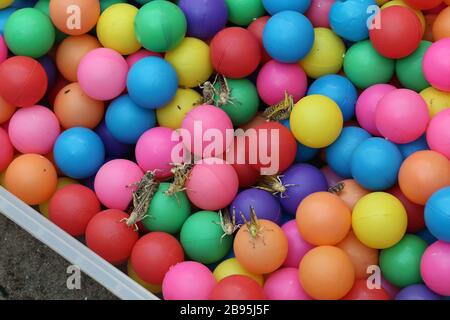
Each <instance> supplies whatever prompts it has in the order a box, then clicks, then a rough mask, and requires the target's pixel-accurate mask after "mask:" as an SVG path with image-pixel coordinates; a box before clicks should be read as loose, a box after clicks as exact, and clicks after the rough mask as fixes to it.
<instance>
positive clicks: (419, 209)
mask: <svg viewBox="0 0 450 320" xmlns="http://www.w3.org/2000/svg"><path fill="white" fill-rule="evenodd" d="M388 192H389V193H390V194H392V195H394V196H395V197H396V198H397V199H398V200H400V201H401V202H402V204H403V206H404V207H405V209H406V214H407V215H408V227H407V228H406V231H407V232H418V231H420V230H422V229H423V228H425V219H424V207H423V206H421V205H418V204H415V203H413V202H411V201H409V200H408V198H406V196H405V195H404V194H403V192H402V190H400V187H399V186H398V185H396V186H395V187H394V188H392V189H390V190H388Z"/></svg>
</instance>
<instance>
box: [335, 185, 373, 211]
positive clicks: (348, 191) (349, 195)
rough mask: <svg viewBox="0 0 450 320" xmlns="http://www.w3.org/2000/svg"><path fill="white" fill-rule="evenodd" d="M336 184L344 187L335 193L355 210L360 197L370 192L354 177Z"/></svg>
mask: <svg viewBox="0 0 450 320" xmlns="http://www.w3.org/2000/svg"><path fill="white" fill-rule="evenodd" d="M335 186H338V187H342V190H340V191H336V192H335V194H336V195H337V196H338V197H339V198H341V200H342V201H344V202H345V204H346V205H347V206H348V207H349V208H350V210H353V208H354V207H355V205H356V203H357V202H358V201H359V199H361V198H362V197H364V196H365V195H366V194H368V193H369V191H367V190H366V189H364V188H363V187H361V186H360V185H359V184H358V183H357V182H356V181H355V180H353V179H346V180H342V181H340V182H338V183H337V185H335ZM335 186H332V187H335Z"/></svg>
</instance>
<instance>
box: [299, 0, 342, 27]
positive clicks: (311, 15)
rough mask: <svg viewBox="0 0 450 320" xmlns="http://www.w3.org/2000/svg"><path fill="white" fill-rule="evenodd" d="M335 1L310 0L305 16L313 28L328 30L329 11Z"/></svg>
mask: <svg viewBox="0 0 450 320" xmlns="http://www.w3.org/2000/svg"><path fill="white" fill-rule="evenodd" d="M334 1H335V0H312V1H311V5H310V6H309V8H308V10H307V11H306V13H305V15H306V17H307V18H308V19H309V21H311V23H312V25H313V26H314V28H319V27H323V28H330V17H329V16H330V15H329V13H330V10H331V6H332V5H333V3H334Z"/></svg>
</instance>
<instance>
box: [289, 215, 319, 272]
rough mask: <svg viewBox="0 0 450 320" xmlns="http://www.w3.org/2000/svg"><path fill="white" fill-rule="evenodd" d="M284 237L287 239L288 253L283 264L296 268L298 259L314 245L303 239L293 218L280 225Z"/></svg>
mask: <svg viewBox="0 0 450 320" xmlns="http://www.w3.org/2000/svg"><path fill="white" fill-rule="evenodd" d="M281 229H283V232H284V234H285V235H286V238H287V239H288V255H287V257H286V260H285V261H284V264H283V266H285V267H291V268H298V266H299V264H300V260H302V258H303V256H304V255H305V254H306V253H307V252H308V251H309V250H311V249H312V248H314V246H313V245H312V244H310V243H308V242H306V241H305V240H303V238H302V236H301V235H300V233H299V232H298V228H297V222H296V221H295V219H294V220H291V221H288V222H286V223H285V224H283V226H282V227H281Z"/></svg>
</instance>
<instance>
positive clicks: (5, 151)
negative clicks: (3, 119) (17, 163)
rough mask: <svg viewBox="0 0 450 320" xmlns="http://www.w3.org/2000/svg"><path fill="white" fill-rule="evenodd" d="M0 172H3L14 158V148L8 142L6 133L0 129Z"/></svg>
mask: <svg viewBox="0 0 450 320" xmlns="http://www.w3.org/2000/svg"><path fill="white" fill-rule="evenodd" d="M0 146H1V148H0V172H2V171H3V170H5V169H6V168H7V167H8V166H9V164H10V163H11V161H12V160H13V157H14V148H13V146H12V144H11V141H10V140H9V137H8V133H7V132H6V131H5V130H4V129H3V128H1V127H0Z"/></svg>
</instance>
